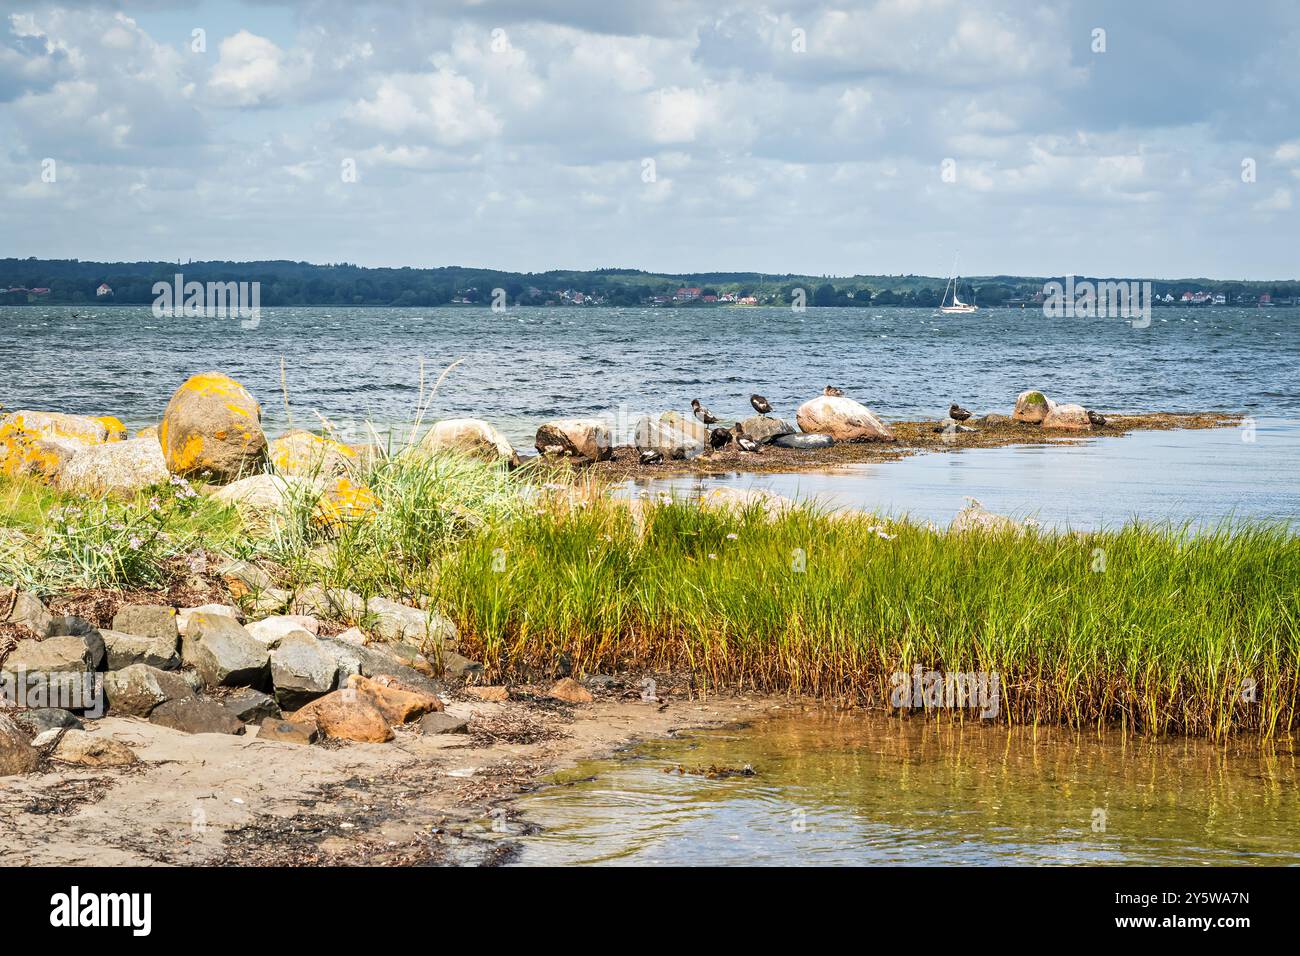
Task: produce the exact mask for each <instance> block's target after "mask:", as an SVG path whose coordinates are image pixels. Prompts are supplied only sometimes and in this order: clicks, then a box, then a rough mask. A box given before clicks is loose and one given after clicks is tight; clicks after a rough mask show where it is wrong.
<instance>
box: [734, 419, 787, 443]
mask: <svg viewBox="0 0 1300 956" xmlns="http://www.w3.org/2000/svg"><path fill="white" fill-rule="evenodd" d="M739 429H740V431H741V432H743V433H744V435H745V437H746V438H752V439H753V440H754V441H756V442H758V443H759V444H760V445H766V444H769V443H770V442H772V441H773V440H774V439H777V438H780V437H781V436H782V435H793V434H794V433H795V431H796V429H795V427H794V426H793V425H791V424H790V423H789V422H787V421H785V420H784V419H781V418H769V417H767V416H766V415H751V416H750V417H749V418H746V419H745V420H744V421H742V422H741V423H740V425H739Z"/></svg>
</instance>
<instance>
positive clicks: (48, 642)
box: [3, 631, 104, 674]
mask: <svg viewBox="0 0 1300 956" xmlns="http://www.w3.org/2000/svg"><path fill="white" fill-rule="evenodd" d="M102 663H104V641H103V639H102V638H100V636H99V632H98V631H93V632H91V633H90V634H69V635H65V636H60V637H47V638H46V639H45V640H43V641H36V640H26V641H19V642H18V646H17V647H15V648H14V649H13V651H12V652H11V653H10V654H9V656H8V657H7V658H6V659H5V662H4V668H3V669H4V670H5V671H6V672H8V673H11V674H17V673H20V672H23V671H26V672H27V673H28V674H32V673H42V674H55V673H84V672H86V671H94V670H98V669H99V665H100V664H102Z"/></svg>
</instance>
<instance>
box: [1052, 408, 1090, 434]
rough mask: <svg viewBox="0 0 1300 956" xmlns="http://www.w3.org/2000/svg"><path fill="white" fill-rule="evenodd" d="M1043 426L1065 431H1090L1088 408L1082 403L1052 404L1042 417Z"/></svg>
mask: <svg viewBox="0 0 1300 956" xmlns="http://www.w3.org/2000/svg"><path fill="white" fill-rule="evenodd" d="M1043 427H1044V428H1048V429H1056V430H1058V431H1067V432H1086V431H1092V422H1091V421H1089V419H1088V410H1087V409H1086V408H1084V407H1083V406H1082V405H1053V406H1052V408H1051V410H1050V411H1049V412H1048V413H1047V415H1046V417H1045V418H1044V419H1043Z"/></svg>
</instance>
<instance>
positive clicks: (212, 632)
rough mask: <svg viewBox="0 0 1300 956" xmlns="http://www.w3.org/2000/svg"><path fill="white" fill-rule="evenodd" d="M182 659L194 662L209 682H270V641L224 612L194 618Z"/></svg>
mask: <svg viewBox="0 0 1300 956" xmlns="http://www.w3.org/2000/svg"><path fill="white" fill-rule="evenodd" d="M181 659H182V660H183V661H185V663H186V664H191V665H193V666H194V669H195V670H196V671H198V674H199V676H200V677H202V678H203V682H204V683H205V684H207V685H208V686H226V687H260V686H262V685H263V684H265V682H266V677H267V663H268V651H267V648H266V645H265V644H262V643H261V642H259V641H258V640H257V639H256V638H254V637H253V636H252V635H251V634H249V633H248V632H247V631H246V630H244V627H243V625H242V624H240V623H239V622H238V621H235V620H234V619H232V618H229V617H226V616H224V615H222V614H195V615H193V616H192V617H191V618H190V620H189V625H188V628H187V633H186V635H185V637H184V639H183V640H182V641H181Z"/></svg>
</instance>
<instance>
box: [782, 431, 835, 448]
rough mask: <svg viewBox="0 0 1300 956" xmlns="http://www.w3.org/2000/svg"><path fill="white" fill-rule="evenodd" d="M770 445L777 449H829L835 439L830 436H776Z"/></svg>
mask: <svg viewBox="0 0 1300 956" xmlns="http://www.w3.org/2000/svg"><path fill="white" fill-rule="evenodd" d="M772 444H773V445H776V446H777V447H778V448H802V449H809V448H830V447H831V446H832V445H834V444H835V439H834V438H832V437H831V436H830V435H798V434H796V435H778V436H777V437H776V438H774V439H772Z"/></svg>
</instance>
